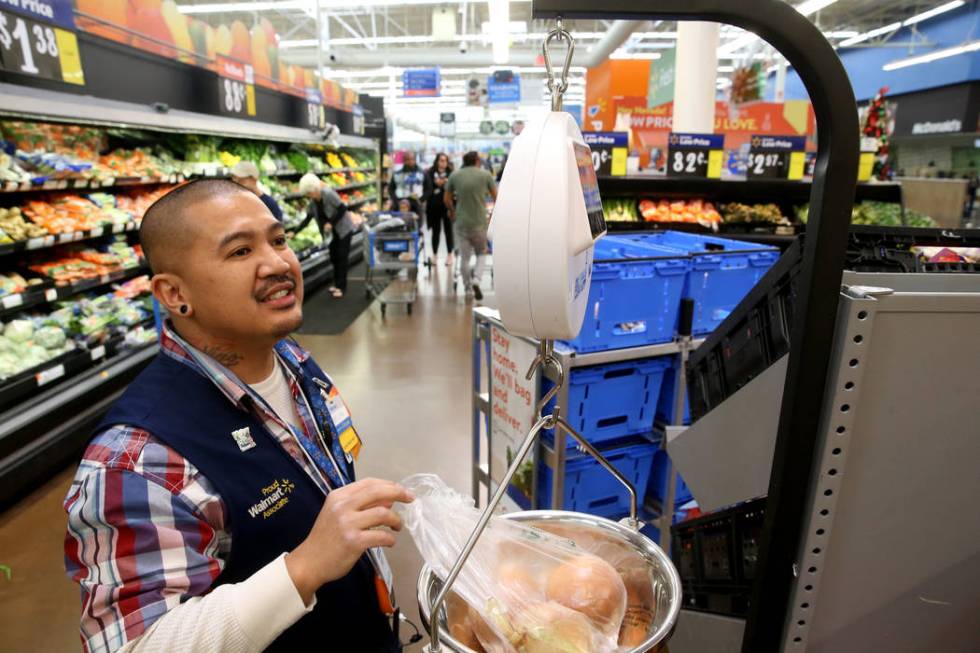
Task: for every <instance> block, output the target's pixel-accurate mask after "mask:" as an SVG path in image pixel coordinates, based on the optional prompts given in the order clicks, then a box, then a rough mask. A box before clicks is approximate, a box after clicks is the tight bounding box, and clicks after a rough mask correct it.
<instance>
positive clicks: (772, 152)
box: [746, 136, 806, 180]
mask: <svg viewBox="0 0 980 653" xmlns="http://www.w3.org/2000/svg"><path fill="white" fill-rule="evenodd" d="M750 143H751V144H750V149H749V166H748V169H747V170H746V176H747V177H748V178H749V179H792V180H799V179H802V178H803V168H804V164H805V163H806V152H805V150H806V137H805V136H753V137H752V140H751V141H750Z"/></svg>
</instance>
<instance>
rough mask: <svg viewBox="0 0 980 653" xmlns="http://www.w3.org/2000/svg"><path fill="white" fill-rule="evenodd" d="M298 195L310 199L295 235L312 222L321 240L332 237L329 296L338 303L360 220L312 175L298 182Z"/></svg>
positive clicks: (308, 174) (334, 193)
mask: <svg viewBox="0 0 980 653" xmlns="http://www.w3.org/2000/svg"><path fill="white" fill-rule="evenodd" d="M299 192H300V193H302V194H303V195H306V196H307V197H308V198H310V204H309V206H307V207H306V218H305V219H304V220H303V222H302V223H300V225H299V226H298V227H296V229H295V232H296V233H298V232H300V231H302V230H303V227H305V226H306V225H307V224H309V222H310V220H313V219H315V220H316V223H317V225H318V226H319V227H320V233H321V234H322V235H323V239H324V240H326V239H327V234H329V233H331V232H332V233H333V238H331V240H330V246H329V252H330V264H331V265H333V285H332V286H330V293H331V294H332V295H333V296H334V297H335V298H336V299H340V298H341V297H343V296H344V293H345V292H347V268H348V267H349V265H350V242H351V239H352V238H353V237H354V231H355V229H356V228H357V225H358V224H360V222H361V220H360V216H358V215H356V214H355V213H353V212H351V211H349V210H348V209H347V205H346V204H344V201H343V200H342V199H340V195H338V194H337V191H335V190H334V189H332V188H330V187H329V186H327V185H326V184H324V183H323V182H322V181H320V179H319V178H318V177H317V176H316V175H314V174H313V173H312V172H308V173H306V174H305V175H303V176H302V177H301V178H300V180H299Z"/></svg>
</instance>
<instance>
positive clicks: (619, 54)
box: [609, 50, 660, 61]
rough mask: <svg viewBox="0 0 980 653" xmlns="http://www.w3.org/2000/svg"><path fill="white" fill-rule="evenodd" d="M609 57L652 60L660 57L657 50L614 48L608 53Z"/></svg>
mask: <svg viewBox="0 0 980 653" xmlns="http://www.w3.org/2000/svg"><path fill="white" fill-rule="evenodd" d="M609 58H610V59H645V60H648V61H653V60H656V59H659V58H660V53H659V52H624V51H622V50H616V51H615V52H613V53H612V54H610V55H609Z"/></svg>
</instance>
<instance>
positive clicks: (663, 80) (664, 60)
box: [647, 48, 676, 107]
mask: <svg viewBox="0 0 980 653" xmlns="http://www.w3.org/2000/svg"><path fill="white" fill-rule="evenodd" d="M659 52H660V58H659V59H654V60H653V61H651V62H650V82H649V85H648V88H647V106H648V107H658V106H660V105H661V104H666V103H667V102H673V101H674V69H675V64H676V58H675V55H676V51H675V50H674V49H673V48H671V49H670V50H659Z"/></svg>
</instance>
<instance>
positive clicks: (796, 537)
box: [532, 0, 980, 653]
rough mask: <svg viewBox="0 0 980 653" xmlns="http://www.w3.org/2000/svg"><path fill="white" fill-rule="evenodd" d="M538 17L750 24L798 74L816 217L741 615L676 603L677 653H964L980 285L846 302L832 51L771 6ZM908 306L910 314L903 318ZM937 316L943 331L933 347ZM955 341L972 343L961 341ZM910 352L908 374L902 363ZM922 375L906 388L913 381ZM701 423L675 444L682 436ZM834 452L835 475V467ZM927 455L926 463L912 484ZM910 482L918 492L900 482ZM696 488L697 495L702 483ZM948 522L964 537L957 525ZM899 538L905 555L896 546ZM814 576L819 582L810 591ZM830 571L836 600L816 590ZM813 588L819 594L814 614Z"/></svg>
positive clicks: (615, 8)
mask: <svg viewBox="0 0 980 653" xmlns="http://www.w3.org/2000/svg"><path fill="white" fill-rule="evenodd" d="M532 15H533V16H534V18H537V19H550V18H555V17H556V16H562V17H563V18H565V19H606V20H609V19H629V20H652V19H666V20H678V21H681V20H699V21H713V22H720V23H725V24H731V25H735V26H737V27H741V28H744V29H746V30H750V31H752V32H754V33H756V34H757V35H759V37H761V38H762V39H763V40H765V41H767V42H768V43H769V44H770V45H772V46H773V47H774V48H775V49H776V50H778V51H779V52H780V53H781V54H782V55H783V56H785V58H786V59H787V61H788V62H789V65H791V66H792V67H793V68H794V70H795V71H796V72H797V73H798V74H799V75H800V78H801V80H802V82H803V84H804V86H805V87H806V90H807V93H808V95H809V97H810V100H811V103H812V105H813V109H814V114H815V117H816V123H817V137H818V152H817V159H816V165H815V168H814V179H813V182H812V184H811V186H810V198H809V199H810V221H809V224H808V229H807V235H806V239H805V241H804V253H803V265H802V268H801V272H800V276H799V277H798V284H799V294H798V295H797V299H796V302H795V306H796V313H795V315H794V318H793V324H792V325H791V339H790V340H791V342H790V350H789V354H788V355H787V357H786V359H785V365H786V371H785V379H784V383H783V385H782V393H781V398H778V399H777V398H776V397H772V396H770V397H768V398H767V403H766V404H765V405H767V406H770V410H771V411H772V413H773V415H771V416H769V415H760V416H759V418H760V419H769V418H770V417H771V418H772V420H773V424H776V425H778V426H776V428H775V438H774V440H772V441H771V447H770V449H769V450H770V451H771V454H772V457H771V465H769V466H768V470H766V471H767V473H766V474H765V480H764V482H762V483H761V484H760V485H761V488H762V490H763V493H764V494H765V495H766V497H767V505H766V514H765V522H764V526H763V530H762V535H761V541H760V547H759V556H758V565H757V574H756V576H755V578H754V581H753V587H752V592H751V598H750V605H749V613H748V617H747V619H744V620H742V619H734V618H731V617H724V616H720V615H715V614H710V613H703V612H701V613H699V612H692V611H688V610H683V611H682V617H681V619H679V620H678V623H677V628H676V630H675V636H674V638H673V639H672V640H671V643H670V648H671V650H672V651H673V650H675V648H676V650H677V651H679V652H686V651H708V650H710V651H722V652H726V653H727V652H734V651H738V650H741V651H742V652H743V653H770V652H775V651H802V650H812V651H821V652H822V651H835V652H840V651H848V652H849V651H855V652H856V651H868V650H879V649H882V648H896V647H897V648H901V649H903V650H957V651H959V650H964V651H965V650H974V649H975V647H976V628H975V625H974V622H975V619H973V618H972V617H973V616H974V615H973V613H972V612H971V610H973V606H975V605H976V601H977V600H978V596H977V592H976V587H977V584H976V570H977V565H976V560H977V559H978V558H977V556H978V551H977V546H976V542H977V541H978V539H977V538H978V537H980V532H978V530H977V526H978V522H977V521H976V519H975V518H973V516H974V515H975V513H976V510H975V506H974V505H973V502H975V497H976V494H977V492H978V491H980V488H978V487H977V486H976V483H977V480H976V479H977V478H978V477H977V475H976V470H975V469H973V468H972V467H971V466H970V465H964V464H963V460H969V461H971V463H972V461H975V460H976V459H977V456H978V455H980V452H978V451H977V440H976V437H975V435H976V408H975V405H973V404H971V401H972V400H971V399H967V396H968V395H969V392H968V391H967V390H966V388H967V387H972V386H971V385H970V384H971V383H972V381H971V380H970V377H969V373H967V375H966V376H963V375H962V372H963V370H962V369H961V368H962V363H957V362H956V361H957V359H959V360H961V361H962V360H969V361H973V360H975V359H976V354H973V356H972V358H971V353H972V352H973V351H975V350H976V338H975V333H976V324H977V322H976V317H975V316H977V315H980V305H978V303H980V288H978V287H977V283H976V281H975V280H969V279H968V280H967V281H966V283H970V284H972V288H971V293H965V292H963V291H962V290H960V289H954V290H950V289H948V288H939V289H935V288H930V289H928V290H925V289H920V290H921V291H914V292H911V293H910V294H912V295H915V296H914V297H899V296H898V295H899V293H894V291H893V290H892V289H893V288H896V287H900V286H899V285H898V284H901V283H902V282H901V281H899V280H896V281H894V283H895V284H896V285H894V286H893V285H888V284H891V283H893V281H888V280H887V279H886V278H887V277H888V276H889V275H878V279H879V280H880V281H882V282H883V283H874V284H873V286H874V287H865V288H851V289H850V291H845V292H844V293H842V292H841V284H842V278H843V274H842V273H843V268H844V262H845V253H846V249H847V243H848V226H849V222H850V214H851V208H852V204H853V198H854V195H855V192H854V189H855V182H856V179H857V161H858V151H859V148H858V134H859V129H858V122H857V116H856V112H855V111H854V106H855V101H854V95H853V92H852V88H851V84H850V81H849V79H848V76H847V74H846V72H845V70H844V68H843V66H842V65H841V62H840V60H839V59H838V57H837V55H836V54H835V52H834V51H833V48H832V47H831V46H830V44H829V43H828V42H827V41H826V39H825V38H824V37H823V36H822V35H821V34H820V32H819V30H818V29H817V28H816V26H815V25H813V24H812V23H811V22H810V21H809V20H807V19H806V18H805V17H803V16H802V15H801V14H800V13H799V12H797V11H796V9H795V8H794V7H793V6H792V5H790V4H789V3H785V2H782V1H780V0H755V1H754V2H751V3H739V2H730V1H729V0H656V1H654V2H644V1H641V0H610V2H607V3H603V4H602V5H597V4H595V3H594V2H589V1H588V0H535V1H534V4H533V8H532ZM871 276H875V275H871ZM906 276H909V277H921V276H929V275H906ZM933 276H936V277H942V276H946V277H949V276H952V275H933ZM908 282H914V283H924V284H925V283H927V285H944V284H945V285H949V286H952V285H953V284H954V283H955V284H961V283H964V282H963V281H956V280H953V281H951V280H949V279H933V280H929V281H928V282H923V281H921V280H919V279H916V280H911V279H909V280H908ZM846 283H847V282H846V281H845V284H846ZM860 283H863V284H865V285H868V286H870V285H872V284H870V283H869V282H867V281H865V282H860ZM879 286H880V287H879ZM893 293H894V295H895V297H894V303H893V306H891V307H889V306H887V304H888V303H892V301H893V298H892V295H893ZM929 294H933V296H932V297H928V296H926V295H929ZM944 294H945V296H944ZM968 294H972V296H971V297H968V296H967V295H968ZM871 301H878V302H880V304H879V310H884V311H885V312H891V313H892V314H891V315H888V316H886V317H884V319H882V320H880V324H879V323H878V320H877V318H874V319H875V324H874V325H872V324H870V323H868V321H870V320H872V311H871V310H869V308H868V304H864V306H863V307H862V306H860V303H861V302H871ZM890 308H893V309H894V310H893V311H889V310H887V309H890ZM917 311H918V312H920V315H913V316H912V317H913V318H914V319H909V317H908V316H909V315H910V314H912V313H915V312H917ZM969 313H972V314H973V316H972V317H971V316H970V315H967V314H969ZM936 320H938V329H939V331H938V332H940V333H943V334H944V337H943V338H935V333H936V332H934V331H933V329H935V328H937V327H936V326H935V325H936V324H937V322H936ZM855 325H857V326H856V327H855ZM861 325H864V326H861ZM872 326H873V327H874V329H875V330H880V331H879V333H875V334H874V337H872V336H871V334H870V332H869V329H871V328H872ZM903 326H907V327H908V328H903ZM964 341H965V342H967V343H968V344H967V346H966V347H962V346H961V344H962V342H964ZM964 350H965V352H966V353H960V352H961V351H964ZM931 352H938V354H941V355H940V356H939V357H938V358H936V359H934V360H936V361H942V362H939V363H933V364H935V365H937V366H939V367H937V368H933V366H932V364H930V365H928V366H925V365H923V363H925V362H926V359H924V356H927V355H928V354H929V353H931ZM907 357H911V358H913V359H914V360H915V361H919V362H920V365H919V366H917V367H916V366H914V365H909V364H908V363H907V362H905V360H904V359H905V358H907ZM875 367H878V368H880V370H881V371H882V372H883V373H884V374H885V375H886V376H884V377H883V378H881V377H880V378H879V380H878V381H877V382H869V381H868V379H862V376H861V375H862V372H861V370H864V371H863V374H869V373H871V372H872V371H873V370H874V369H875ZM773 369H775V368H770V370H769V371H772V370H773ZM899 369H900V370H901V372H899V371H898V370H899ZM934 369H935V372H934V373H933V374H930V373H929V372H931V371H933V370H934ZM939 369H942V370H943V371H944V372H945V371H946V370H955V376H954V377H953V378H955V379H957V381H956V382H955V383H954V385H952V386H951V387H950V388H946V387H942V388H940V387H939V386H937V381H938V379H937V378H936V376H935V374H938V373H939ZM923 370H925V373H923ZM970 371H972V368H970ZM842 372H843V374H842ZM917 372H918V376H917V377H916V378H914V379H912V381H914V382H911V383H910V379H909V376H911V375H914V374H916V373H917ZM889 374H890V375H889ZM876 376H877V375H876ZM763 380H764V379H763V377H762V376H760V377H758V378H756V379H755V380H753V381H752V383H750V384H749V385H747V386H745V387H744V388H742V389H741V390H739V391H738V392H736V393H735V394H734V395H732V396H731V397H729V399H728V402H732V401H734V402H738V401H739V394H740V393H743V392H745V391H749V392H751V391H753V388H752V386H753V385H758V384H759V382H761V381H763ZM849 384H850V385H849ZM957 384H958V385H957ZM862 387H863V390H861V391H860V393H861V394H860V395H859V394H858V388H862ZM964 393H967V394H964ZM975 394H976V393H973V394H972V395H969V396H972V397H975ZM865 395H869V396H867V397H866V396H865ZM923 396H925V397H927V398H928V399H929V402H928V404H927V405H926V406H923V407H922V408H923V410H919V408H920V406H919V405H918V403H919V402H918V401H917V399H920V398H921V397H923ZM866 399H867V401H866ZM859 400H860V401H859ZM728 402H726V403H728ZM777 405H778V408H777ZM723 407H724V404H722V405H721V406H719V407H718V408H716V409H715V410H719V409H721V408H723ZM888 411H891V412H888ZM713 412H715V411H712V413H713ZM712 413H709V414H708V415H707V416H705V417H702V419H701V420H700V421H699V422H696V423H695V425H694V426H692V427H691V429H689V430H688V431H685V432H684V433H682V434H680V436H679V439H678V440H675V441H676V442H680V440H683V439H685V438H688V437H689V433H694V431H695V429H697V428H698V425H699V424H700V423H701V422H704V421H705V420H707V419H709V418H711V417H712ZM852 420H853V422H852ZM859 420H860V421H862V422H863V424H861V425H859V423H858V421H859ZM862 426H863V428H864V429H865V430H864V431H863V432H862V435H864V434H867V435H864V437H863V438H861V439H853V440H848V438H847V435H848V434H849V433H851V430H852V429H853V431H854V434H857V433H858V432H859V431H861V427H862ZM932 428H937V429H940V430H941V432H942V433H943V436H944V437H943V439H942V441H941V443H940V442H938V441H937V442H932V441H931V439H930V438H929V437H928V436H927V435H926V434H925V433H923V431H928V430H929V429H932ZM716 431H717V429H716ZM725 433H726V434H727V435H733V434H732V433H731V432H729V431H725ZM720 435H721V433H715V436H720ZM768 435H769V436H770V437H771V435H772V430H771V429H770V431H769V433H768ZM835 442H839V443H840V444H835ZM729 444H731V443H729ZM855 444H856V445H857V448H858V452H851V455H850V456H848V460H847V461H846V462H847V469H846V470H845V469H844V466H843V462H844V459H843V458H842V456H843V455H844V452H845V451H846V447H848V446H852V445H855ZM671 446H672V445H671V444H668V448H670V447H671ZM678 446H679V445H678ZM730 448H731V447H729V449H730ZM862 448H863V450H862ZM944 448H950V452H951V455H949V456H948V457H944V456H943V455H942V450H943V449H944ZM835 452H836V453H835ZM855 454H857V455H855ZM709 455H710V456H718V455H719V454H718V453H717V452H711V453H710V454H709ZM720 455H721V456H723V455H724V453H721V454H720ZM835 457H836V458H837V459H839V460H840V461H841V462H840V463H839V465H838V464H834V463H833V462H832V461H833V459H834V458H835ZM855 458H857V460H856V459H855ZM921 459H925V461H926V462H927V463H928V464H927V466H926V467H924V470H925V474H922V475H921V476H922V477H921V478H917V474H916V473H917V472H918V469H917V467H916V465H917V461H919V460H921ZM732 464H733V465H737V464H738V463H737V462H733V463H732ZM683 469H684V470H685V471H687V467H683ZM947 469H948V470H949V472H950V473H949V474H947V473H946V471H947ZM701 471H704V470H701ZM708 476H710V475H708V474H705V477H708ZM909 481H912V485H913V487H914V488H917V489H918V492H915V491H912V492H910V491H908V489H907V488H905V487H904V485H903V483H907V482H909ZM691 482H692V483H695V482H696V479H694V478H692V479H691ZM947 484H948V485H949V486H950V488H949V489H950V494H949V495H948V496H949V501H948V502H949V503H951V504H952V505H954V506H956V507H957V508H958V509H959V510H958V511H950V510H947V509H946V507H945V506H943V509H942V511H941V513H942V514H943V515H945V516H946V519H945V520H937V519H934V518H933V516H932V514H931V511H932V510H933V509H932V507H931V506H930V505H929V503H930V500H931V501H932V502H933V503H935V502H936V501H938V500H943V499H944V498H945V497H946V496H947V494H946V493H945V492H944V489H945V488H944V487H943V486H944V485H947ZM692 489H693V491H694V494H695V496H697V494H698V491H697V488H695V487H693V486H692ZM835 501H841V502H844V501H848V503H849V505H848V504H847V503H845V504H844V505H845V510H844V511H841V510H840V509H839V508H835V506H834V505H833V504H834V502H835ZM835 510H836V511H837V513H838V514H837V516H836V517H835V516H834V513H835ZM964 513H968V514H969V516H965V515H964ZM879 515H880V517H879ZM872 518H873V519H872ZM820 520H825V521H823V522H821V521H820ZM831 521H832V522H833V523H832V524H831V523H830V522H831ZM961 521H962V523H960V522H961ZM926 524H927V526H926V527H925V528H924V525H926ZM831 526H833V529H834V531H835V534H834V536H833V538H831V536H830V535H831V530H830V529H831ZM960 528H962V530H963V532H956V531H958V530H959V529H960ZM909 531H914V534H913V536H907V535H906V533H908V532H909ZM820 538H824V539H822V540H821V539H820ZM907 540H911V541H912V542H914V544H913V545H912V546H906V544H905V542H906V541H907ZM869 572H873V573H869ZM819 577H823V580H821V581H820V584H819V585H818V582H817V580H818V579H819ZM831 578H832V579H833V589H829V590H828V588H826V587H823V588H821V585H826V584H829V580H830V579H831ZM818 593H819V594H824V593H826V594H827V598H826V600H822V601H821V602H820V604H819V605H818V604H817V603H816V600H817V598H818V596H819V594H818ZM936 593H939V595H938V596H936V595H935V594H936ZM942 596H946V597H947V598H942ZM934 600H938V601H941V602H942V603H935V604H934V605H942V606H943V608H942V610H943V611H942V612H938V611H933V612H931V613H930V612H927V609H926V608H923V607H922V606H924V605H928V604H930V603H931V602H932V601H934ZM971 628H972V631H971V630H970V629H971ZM964 647H972V648H964Z"/></svg>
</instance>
